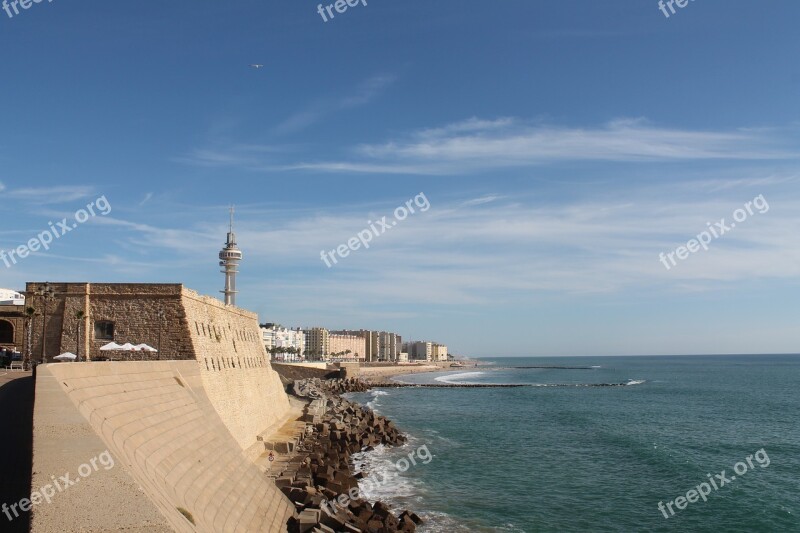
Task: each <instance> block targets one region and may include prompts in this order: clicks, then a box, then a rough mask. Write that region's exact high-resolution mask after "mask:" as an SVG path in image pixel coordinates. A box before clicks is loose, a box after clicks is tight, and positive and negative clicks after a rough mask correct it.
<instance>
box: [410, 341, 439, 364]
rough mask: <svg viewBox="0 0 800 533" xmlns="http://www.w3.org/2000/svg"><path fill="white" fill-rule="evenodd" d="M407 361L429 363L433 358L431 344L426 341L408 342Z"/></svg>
mask: <svg viewBox="0 0 800 533" xmlns="http://www.w3.org/2000/svg"><path fill="white" fill-rule="evenodd" d="M405 351H406V352H407V353H408V360H409V361H430V360H431V357H432V356H433V343H432V342H428V341H410V342H408V343H407V344H406V350H405Z"/></svg>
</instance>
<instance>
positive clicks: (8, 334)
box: [0, 320, 14, 344]
mask: <svg viewBox="0 0 800 533" xmlns="http://www.w3.org/2000/svg"><path fill="white" fill-rule="evenodd" d="M0 344H14V325H13V324H12V323H11V322H8V321H7V320H0Z"/></svg>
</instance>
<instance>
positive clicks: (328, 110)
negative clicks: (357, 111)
mask: <svg viewBox="0 0 800 533" xmlns="http://www.w3.org/2000/svg"><path fill="white" fill-rule="evenodd" d="M395 80H396V77H395V76H393V75H387V74H381V75H376V76H372V77H371V78H369V79H367V80H364V81H362V82H361V83H359V84H358V85H357V86H356V87H355V88H354V89H353V90H352V93H351V94H348V95H345V96H342V97H340V98H339V99H338V100H335V99H330V98H322V99H318V100H316V101H314V102H312V103H311V104H309V106H308V107H307V108H306V109H303V110H301V111H298V112H296V113H294V114H293V115H291V116H289V117H288V118H287V119H285V120H284V121H283V122H281V123H280V124H279V125H278V126H276V127H275V129H274V131H275V133H278V134H287V133H296V132H298V131H301V130H304V129H305V128H307V127H309V126H311V125H312V124H314V123H316V122H319V121H320V120H322V119H323V118H325V117H326V116H327V115H330V114H332V113H335V112H336V111H340V110H343V109H350V108H354V107H358V106H362V105H366V104H368V103H369V102H371V101H372V100H373V99H374V98H375V97H376V96H378V95H379V94H380V93H381V92H382V91H383V90H384V89H386V88H387V87H389V86H390V85H392V84H393V83H394V82H395Z"/></svg>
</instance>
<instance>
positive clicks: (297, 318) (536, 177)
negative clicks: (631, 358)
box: [0, 0, 800, 356]
mask: <svg viewBox="0 0 800 533" xmlns="http://www.w3.org/2000/svg"><path fill="white" fill-rule="evenodd" d="M674 7H675V13H674V14H672V13H670V12H669V8H668V7H667V8H666V10H667V13H668V14H669V15H670V16H669V17H667V16H665V14H664V13H663V12H662V11H661V10H660V9H659V5H658V2H657V1H651V0H647V1H645V0H637V1H632V0H627V1H622V0H606V1H604V2H594V1H589V0H580V1H579V0H559V1H558V2H542V1H533V0H500V1H496V2H477V1H474V0H458V1H456V0H437V1H436V2H422V1H419V0H404V1H402V2H401V1H398V0H366V1H365V2H363V3H358V4H357V5H356V6H354V7H348V8H347V10H346V11H345V12H344V13H338V12H336V10H335V7H334V8H333V9H332V13H333V14H334V18H330V17H329V16H328V14H326V13H325V6H324V5H323V6H322V7H321V8H320V9H321V10H322V11H323V14H325V18H326V19H327V21H326V20H324V19H323V16H322V15H320V13H319V11H318V3H315V2H312V1H306V0H300V1H298V0H293V1H291V2H289V1H282V2H264V1H258V2H257V1H250V0H234V1H232V2H197V1H194V2H189V1H186V0H172V1H170V2H159V3H156V2H152V1H149V2H148V1H145V2H137V3H131V2H100V1H97V0H87V1H84V2H67V1H64V0H53V1H52V2H41V3H38V4H32V5H31V6H30V8H29V9H27V10H24V9H22V8H18V11H19V13H18V14H14V9H13V6H11V5H10V6H9V11H10V13H11V15H12V16H8V14H7V13H6V12H5V11H0V50H2V55H1V56H0V78H1V79H2V81H3V86H4V87H5V90H4V96H3V99H2V105H1V106H0V110H1V111H0V199H1V200H2V205H3V216H2V219H1V220H2V222H0V250H4V251H5V252H6V254H8V252H9V251H11V250H16V249H17V248H18V247H19V246H23V245H25V246H27V243H29V241H30V240H31V239H35V240H36V239H40V237H39V235H40V234H41V233H42V232H45V231H51V230H50V227H51V223H52V225H53V226H52V227H53V228H55V231H57V232H58V233H59V237H58V238H57V239H53V242H52V243H48V247H49V250H43V249H41V248H40V249H39V250H38V251H35V252H32V253H31V254H30V255H27V256H26V257H24V258H23V257H17V256H14V257H13V259H14V260H15V261H16V262H14V261H12V260H9V259H8V255H6V259H3V260H2V261H6V262H7V263H6V264H4V262H2V261H0V287H6V288H11V289H17V290H21V289H24V286H25V282H26V281H46V280H49V281H90V282H142V283H183V284H185V285H186V286H188V287H189V288H192V289H194V290H197V291H198V292H200V293H203V294H208V295H213V296H216V297H221V295H220V294H219V291H220V290H221V289H222V286H223V275H222V274H221V273H220V272H219V266H218V258H217V254H218V252H219V250H220V249H221V247H222V245H223V243H224V241H225V234H226V232H227V231H228V207H229V206H230V205H235V209H236V218H235V231H236V235H237V239H238V243H239V246H240V248H241V249H242V251H243V253H244V260H243V262H242V264H241V267H240V274H239V277H238V288H239V290H240V291H241V292H240V294H239V296H238V302H237V303H238V304H239V305H240V306H241V307H244V308H247V309H250V310H253V311H256V312H257V313H258V314H259V319H260V320H261V321H262V322H278V323H280V324H283V325H284V326H289V327H310V326H324V327H328V328H331V329H342V328H348V329H361V328H365V329H378V330H388V331H395V332H397V333H399V334H401V335H402V336H403V338H404V339H406V340H422V339H424V340H431V341H437V342H441V343H444V344H446V345H448V346H449V347H450V352H451V353H455V354H459V355H465V356H527V355H535V356H562V355H563V356H567V355H639V354H641V355H659V354H662V355H665V354H704V353H797V352H799V351H800V327H798V318H799V314H800V313H798V303H797V302H798V301H800V232H798V227H800V164H799V163H800V145H799V144H798V140H800V107H799V106H798V94H800V62H798V60H797V58H798V57H800V35H798V33H797V28H796V21H797V20H798V19H800V3H798V2H796V1H793V0H770V1H769V2H751V1H744V0H724V1H723V0H697V1H695V2H690V3H689V4H688V5H687V6H686V7H685V8H679V7H678V6H677V5H675V6H674ZM251 65H263V67H260V68H255V67H253V66H251ZM407 202H410V203H407ZM90 204H91V205H93V209H94V212H95V214H94V216H92V215H91V214H90V211H89V210H87V209H86V208H87V205H90ZM408 206H411V208H413V209H414V212H413V213H411V212H410V209H409V207H408ZM81 209H84V210H85V211H84V212H81V211H80V210H81ZM737 210H740V211H737ZM742 214H744V216H742ZM84 215H85V216H84ZM396 215H397V216H396ZM76 216H77V217H78V219H81V220H80V223H79V222H78V221H77V219H76ZM383 217H386V219H384V218H383ZM734 217H736V220H737V221H734ZM65 218H66V219H67V220H66V222H65V224H66V226H67V227H68V229H69V232H67V233H64V234H63V235H60V233H61V232H63V231H64V230H63V229H59V228H60V227H61V226H59V225H58V222H60V221H63V219H65ZM400 219H402V220H400ZM723 219H724V220H723ZM378 221H383V224H379V223H378ZM720 223H721V225H720V226H718V225H717V224H720ZM732 224H735V226H732ZM73 226H74V227H73ZM373 227H374V228H375V229H376V230H377V232H375V231H373V230H372V229H371V228H373ZM387 228H388V229H387ZM712 230H713V231H712ZM360 232H361V234H362V236H364V240H366V234H367V233H369V234H370V235H371V236H370V238H371V239H372V240H371V241H370V242H367V244H368V245H369V248H365V247H364V245H361V243H360V241H359V246H358V248H357V249H355V250H353V249H347V250H345V252H346V254H347V255H346V257H343V255H344V254H342V255H338V254H337V252H335V250H336V249H337V248H339V249H341V250H344V249H345V248H347V243H348V241H351V242H356V241H357V236H358V235H359V233H360ZM704 232H705V233H704ZM712 233H713V235H712ZM700 235H702V236H701V237H700V239H705V240H706V241H708V242H707V243H704V244H705V247H707V248H708V249H707V250H706V249H705V247H703V246H700V245H699V241H698V242H695V243H694V244H691V243H690V241H692V240H693V239H694V240H696V241H697V239H698V236H700ZM41 239H43V240H44V239H47V237H43V238H41ZM354 239H355V240H354ZM687 245H689V247H690V248H691V249H693V250H692V251H688V250H689V248H687ZM352 246H353V248H356V246H355V245H352ZM34 247H35V244H34ZM340 247H341V248H340ZM679 247H684V248H679ZM331 251H334V252H333V253H330V252H331ZM322 252H329V253H328V255H327V256H326V258H327V260H326V259H325V258H323V257H322ZM670 253H671V254H672V256H671V258H670V256H669V255H668V254H670ZM661 254H663V255H661ZM332 256H334V257H335V258H336V262H335V263H334V262H333V261H332V260H331V257H332ZM328 264H330V266H328Z"/></svg>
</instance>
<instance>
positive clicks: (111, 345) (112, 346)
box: [100, 342, 122, 352]
mask: <svg viewBox="0 0 800 533" xmlns="http://www.w3.org/2000/svg"><path fill="white" fill-rule="evenodd" d="M121 349H122V346H120V345H119V344H117V343H116V342H109V343H108V344H106V345H105V346H101V347H100V351H101V352H110V351H112V350H121Z"/></svg>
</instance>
